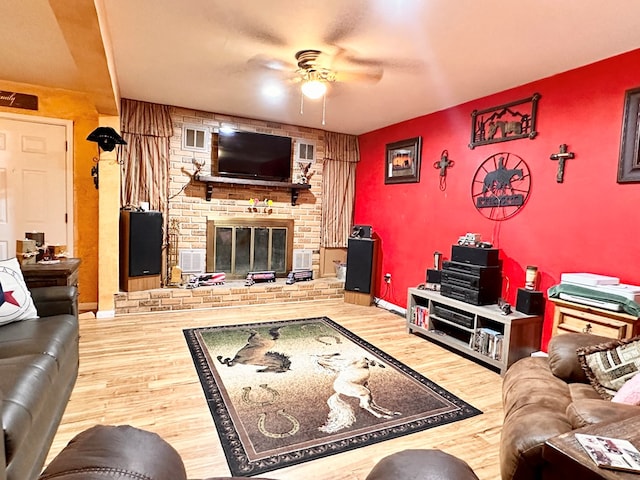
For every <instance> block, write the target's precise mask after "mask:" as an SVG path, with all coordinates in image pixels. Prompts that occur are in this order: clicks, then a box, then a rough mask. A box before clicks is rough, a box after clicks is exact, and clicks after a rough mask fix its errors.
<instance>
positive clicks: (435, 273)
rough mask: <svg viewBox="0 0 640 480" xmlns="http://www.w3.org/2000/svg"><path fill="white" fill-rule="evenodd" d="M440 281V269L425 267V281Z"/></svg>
mask: <svg viewBox="0 0 640 480" xmlns="http://www.w3.org/2000/svg"><path fill="white" fill-rule="evenodd" d="M441 281H442V270H435V269H433V268H429V269H427V283H440V282H441Z"/></svg>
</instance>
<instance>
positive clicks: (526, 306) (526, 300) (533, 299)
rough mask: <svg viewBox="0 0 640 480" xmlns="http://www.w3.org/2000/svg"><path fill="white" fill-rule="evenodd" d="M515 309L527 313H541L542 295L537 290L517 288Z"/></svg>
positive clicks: (542, 308) (542, 309)
mask: <svg viewBox="0 0 640 480" xmlns="http://www.w3.org/2000/svg"><path fill="white" fill-rule="evenodd" d="M516 310H517V311H518V312H520V313H525V314H527V315H542V314H543V313H544V297H543V296H542V292H540V291H537V290H525V289H524V288H519V289H518V296H517V298H516Z"/></svg>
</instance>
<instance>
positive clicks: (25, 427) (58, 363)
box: [0, 287, 78, 480]
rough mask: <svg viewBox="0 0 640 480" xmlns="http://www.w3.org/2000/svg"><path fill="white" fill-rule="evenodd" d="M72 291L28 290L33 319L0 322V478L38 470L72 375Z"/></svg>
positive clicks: (17, 479)
mask: <svg viewBox="0 0 640 480" xmlns="http://www.w3.org/2000/svg"><path fill="white" fill-rule="evenodd" d="M77 293H78V292H77V288H76V287H42V288H33V289H31V296H32V298H33V301H34V303H35V306H36V309H37V311H38V315H39V318H34V319H27V320H20V321H17V322H13V323H9V324H6V325H2V326H0V419H1V420H2V426H3V435H2V436H0V480H33V479H35V478H37V477H38V475H39V474H40V472H41V471H42V467H43V465H44V462H45V460H46V456H47V453H48V451H49V448H50V447H51V443H52V441H53V437H54V435H55V433H56V430H57V429H58V425H59V424H60V419H61V418H62V414H63V412H64V409H65V407H66V406H67V402H68V401H69V397H70V396H71V391H72V389H73V386H74V385H75V381H76V378H77V376H78V301H77Z"/></svg>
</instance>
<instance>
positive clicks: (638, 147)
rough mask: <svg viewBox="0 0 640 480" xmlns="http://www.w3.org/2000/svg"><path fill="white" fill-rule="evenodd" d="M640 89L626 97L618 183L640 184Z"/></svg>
mask: <svg viewBox="0 0 640 480" xmlns="http://www.w3.org/2000/svg"><path fill="white" fill-rule="evenodd" d="M639 113H640V88H634V89H631V90H627V91H626V92H625V95H624V117H623V119H622V138H621V140H620V160H619V161H618V183H634V182H640V156H639V151H640V131H639V130H640V118H638V114H639Z"/></svg>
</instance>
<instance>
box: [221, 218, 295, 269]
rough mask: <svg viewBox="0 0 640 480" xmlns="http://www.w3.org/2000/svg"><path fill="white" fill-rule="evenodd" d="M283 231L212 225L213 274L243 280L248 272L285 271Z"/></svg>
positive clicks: (285, 243)
mask: <svg viewBox="0 0 640 480" xmlns="http://www.w3.org/2000/svg"><path fill="white" fill-rule="evenodd" d="M287 245H288V242H287V228H283V227H268V226H224V227H223V226H216V227H215V240H214V258H215V264H214V271H216V272H225V273H226V274H227V276H228V277H230V278H244V277H246V276H247V273H248V272H256V271H263V270H274V271H275V272H276V275H278V276H282V275H286V273H287V271H286V269H287V262H286V260H287Z"/></svg>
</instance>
